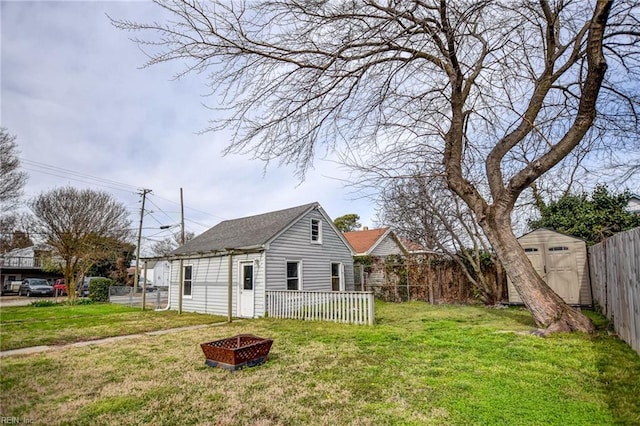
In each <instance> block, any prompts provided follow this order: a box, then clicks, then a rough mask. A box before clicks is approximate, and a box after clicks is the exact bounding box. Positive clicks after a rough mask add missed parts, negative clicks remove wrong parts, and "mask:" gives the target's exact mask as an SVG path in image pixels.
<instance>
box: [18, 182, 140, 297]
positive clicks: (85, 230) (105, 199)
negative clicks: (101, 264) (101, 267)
mask: <svg viewBox="0 0 640 426" xmlns="http://www.w3.org/2000/svg"><path fill="white" fill-rule="evenodd" d="M30 207H31V210H32V212H33V215H34V217H35V219H36V230H37V231H38V232H39V233H40V235H42V236H44V239H45V242H46V243H47V244H49V245H50V246H51V247H53V249H54V253H53V254H54V256H53V257H52V258H53V259H55V258H56V257H59V258H60V259H61V263H60V265H59V267H60V269H62V271H63V274H64V278H65V280H66V282H67V287H68V294H69V298H73V297H75V287H76V284H77V282H78V280H79V279H80V278H81V277H84V276H85V274H86V273H87V271H88V270H89V269H90V268H91V267H92V266H93V265H94V264H95V263H96V262H97V261H99V260H102V259H105V258H107V257H109V256H110V255H111V254H112V252H113V251H114V250H117V249H118V248H120V247H122V243H123V242H125V241H127V240H128V239H130V238H131V230H130V226H131V221H130V220H129V219H128V214H127V210H126V208H125V206H124V205H123V204H122V203H120V202H118V201H116V200H114V199H113V198H112V196H111V195H109V194H108V193H106V192H101V191H94V190H91V189H76V188H73V187H65V188H59V189H54V190H51V191H49V192H45V193H42V194H40V195H39V196H37V197H36V198H35V199H34V200H33V201H32V202H31V205H30Z"/></svg>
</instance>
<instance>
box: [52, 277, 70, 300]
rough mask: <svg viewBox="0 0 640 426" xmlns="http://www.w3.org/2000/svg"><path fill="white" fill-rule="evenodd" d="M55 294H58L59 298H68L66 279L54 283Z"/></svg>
mask: <svg viewBox="0 0 640 426" xmlns="http://www.w3.org/2000/svg"><path fill="white" fill-rule="evenodd" d="M53 294H57V295H58V296H66V294H67V284H66V282H65V280H64V278H59V279H57V280H55V282H54V283H53Z"/></svg>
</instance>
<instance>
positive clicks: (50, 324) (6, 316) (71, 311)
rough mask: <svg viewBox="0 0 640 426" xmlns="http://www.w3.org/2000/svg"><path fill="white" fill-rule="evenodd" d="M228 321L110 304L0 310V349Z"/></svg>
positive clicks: (199, 315) (198, 315)
mask: <svg viewBox="0 0 640 426" xmlns="http://www.w3.org/2000/svg"><path fill="white" fill-rule="evenodd" d="M223 321H226V318H224V317H218V316H213V315H202V314H192V313H185V314H182V315H178V314H177V312H175V311H167V312H154V311H153V310H145V311H142V310H141V309H140V308H130V307H127V306H122V305H112V304H108V303H100V304H92V305H64V304H60V305H58V306H50V307H34V306H16V307H3V308H1V309H0V350H2V351H6V350H9V349H18V348H25V347H29V346H40V345H59V344H64V343H72V342H79V341H83V340H95V339H100V338H103V337H111V336H120V335H123V334H134V333H142V332H145V331H155V330H164V329H166V328H172V327H183V326H188V325H196V324H211V323H215V322H223Z"/></svg>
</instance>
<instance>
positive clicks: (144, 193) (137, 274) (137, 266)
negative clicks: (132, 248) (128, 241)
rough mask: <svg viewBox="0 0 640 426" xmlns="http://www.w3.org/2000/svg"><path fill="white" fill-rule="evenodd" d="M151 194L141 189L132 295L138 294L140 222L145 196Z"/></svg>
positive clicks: (148, 190) (147, 190)
mask: <svg viewBox="0 0 640 426" xmlns="http://www.w3.org/2000/svg"><path fill="white" fill-rule="evenodd" d="M149 192H151V190H150V189H142V194H140V195H141V196H142V208H141V209H140V225H139V226H138V244H137V247H136V274H135V276H134V277H133V295H134V296H135V295H136V294H137V292H138V281H139V275H140V240H141V239H142V220H143V219H144V202H145V200H146V198H147V194H148V193H149Z"/></svg>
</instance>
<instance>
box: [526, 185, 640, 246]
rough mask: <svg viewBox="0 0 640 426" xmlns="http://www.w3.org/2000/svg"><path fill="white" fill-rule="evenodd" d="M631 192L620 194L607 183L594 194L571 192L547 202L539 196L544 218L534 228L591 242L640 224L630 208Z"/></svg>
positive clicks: (530, 224) (532, 226)
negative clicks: (546, 229) (611, 189)
mask: <svg viewBox="0 0 640 426" xmlns="http://www.w3.org/2000/svg"><path fill="white" fill-rule="evenodd" d="M630 197H631V193H630V192H629V190H626V191H624V192H622V193H619V194H616V193H612V192H610V191H609V188H607V186H606V185H598V186H596V188H595V189H594V190H593V193H592V194H591V195H589V194H587V193H584V192H583V193H582V194H580V195H574V194H567V195H564V196H563V197H561V198H559V199H558V200H556V201H551V202H550V203H548V204H545V203H544V202H543V201H542V200H541V199H538V200H537V201H538V209H539V211H540V218H539V219H536V220H531V221H530V222H529V227H530V228H531V229H537V228H549V229H553V230H555V231H559V232H563V233H565V234H569V235H573V236H574V237H578V238H582V239H583V240H585V241H586V242H587V244H588V245H593V244H597V243H599V242H600V241H602V240H604V239H605V238H607V237H610V236H611V235H613V234H616V233H618V232H621V231H625V230H627V229H631V228H635V227H636V226H640V215H637V214H633V213H631V212H629V211H627V210H626V207H627V204H628V203H629V198H630Z"/></svg>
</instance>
